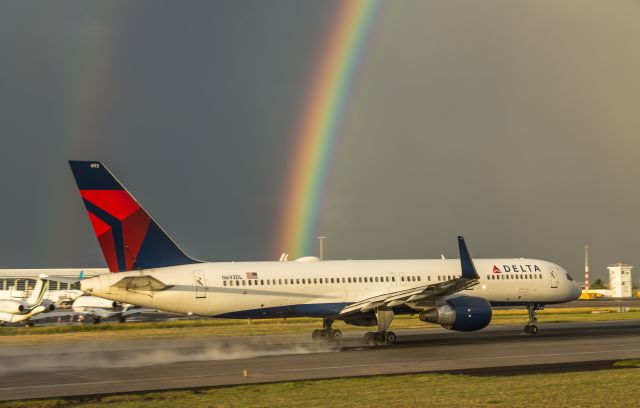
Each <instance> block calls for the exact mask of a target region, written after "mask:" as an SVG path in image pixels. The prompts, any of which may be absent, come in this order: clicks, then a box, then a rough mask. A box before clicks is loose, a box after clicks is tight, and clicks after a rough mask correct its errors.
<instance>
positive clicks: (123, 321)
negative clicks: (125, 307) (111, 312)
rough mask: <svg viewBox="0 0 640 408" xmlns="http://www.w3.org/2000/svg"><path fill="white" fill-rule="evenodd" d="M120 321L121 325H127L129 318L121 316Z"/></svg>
mask: <svg viewBox="0 0 640 408" xmlns="http://www.w3.org/2000/svg"><path fill="white" fill-rule="evenodd" d="M118 320H119V321H120V323H125V322H126V321H127V318H126V317H125V316H120V318H119V319H118Z"/></svg>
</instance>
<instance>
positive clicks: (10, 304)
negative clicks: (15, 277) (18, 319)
mask: <svg viewBox="0 0 640 408" xmlns="http://www.w3.org/2000/svg"><path fill="white" fill-rule="evenodd" d="M24 309H25V304H24V303H23V302H16V301H15V300H0V312H2V313H10V314H20V313H22V312H24Z"/></svg>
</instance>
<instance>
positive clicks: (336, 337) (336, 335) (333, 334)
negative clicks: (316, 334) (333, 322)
mask: <svg viewBox="0 0 640 408" xmlns="http://www.w3.org/2000/svg"><path fill="white" fill-rule="evenodd" d="M329 339H330V340H331V341H334V342H336V343H337V342H339V341H340V340H342V332H341V331H340V330H338V329H335V330H331V331H330V332H329Z"/></svg>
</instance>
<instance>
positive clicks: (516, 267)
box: [70, 161, 580, 344]
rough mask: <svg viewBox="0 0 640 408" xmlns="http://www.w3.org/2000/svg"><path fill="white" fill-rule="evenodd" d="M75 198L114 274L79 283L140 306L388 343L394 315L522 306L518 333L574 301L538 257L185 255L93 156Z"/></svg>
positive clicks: (472, 321)
mask: <svg viewBox="0 0 640 408" xmlns="http://www.w3.org/2000/svg"><path fill="white" fill-rule="evenodd" d="M70 165H71V170H72V172H73V175H74V177H75V180H76V183H77V185H78V188H79V189H80V195H81V196H82V200H83V201H84V204H85V207H86V209H87V211H88V212H89V218H90V220H91V224H92V225H93V229H94V232H95V234H96V237H97V239H98V242H99V244H100V247H101V249H102V252H103V255H104V257H105V259H106V261H107V265H108V266H109V269H110V270H111V272H117V273H111V274H106V275H101V276H97V277H94V278H91V279H86V280H82V281H81V282H80V285H81V286H80V287H81V289H82V290H83V291H84V292H86V293H88V294H92V295H95V296H100V297H103V298H106V299H110V300H114V301H118V302H123V303H130V304H134V305H137V306H142V307H149V308H154V309H160V310H165V311H169V312H176V313H184V314H190V315H200V316H211V317H219V318H253V319H259V318H283V317H316V318H321V319H322V320H323V328H322V329H317V330H314V332H313V338H314V339H318V338H326V339H330V340H335V341H338V340H340V339H341V337H342V333H341V332H340V330H337V329H333V328H332V323H333V322H334V321H335V320H342V321H344V322H345V323H347V324H352V325H357V326H377V329H378V330H377V331H376V332H369V333H367V334H366V335H365V341H366V342H367V343H369V344H393V343H395V341H396V335H395V334H394V333H393V332H392V331H389V327H390V325H391V322H392V320H393V318H394V316H395V315H397V314H417V315H418V317H419V318H420V320H422V321H425V322H429V323H435V324H439V325H441V326H442V327H444V328H447V329H450V330H457V331H474V330H480V329H482V328H484V327H486V326H487V325H488V324H489V322H490V321H491V314H492V309H491V308H492V305H493V306H497V305H511V306H524V307H526V308H527V310H528V312H529V322H528V324H527V325H526V326H525V332H527V333H531V334H535V333H537V331H538V328H537V326H536V325H535V322H536V320H537V319H536V311H537V310H540V309H541V308H542V307H543V306H544V305H546V304H552V303H562V302H568V301H571V300H574V299H577V298H578V296H579V295H580V289H579V287H578V285H577V284H576V283H575V282H574V281H573V279H572V278H571V276H570V275H569V274H568V273H567V272H566V271H565V270H564V269H562V268H561V267H560V266H558V265H556V264H554V263H552V262H547V261H542V260H537V259H523V258H516V259H476V260H472V258H471V256H470V255H469V252H468V250H467V247H466V244H465V242H464V239H463V238H462V237H458V246H459V251H460V260H448V259H426V260H374V261H354V260H347V261H319V260H317V259H315V258H311V259H310V258H303V259H302V260H303V261H291V262H202V261H198V260H195V259H192V258H190V257H188V256H187V255H186V254H185V253H184V252H183V251H182V250H181V249H180V248H178V246H177V245H176V244H175V243H174V242H173V240H172V239H171V238H169V236H168V235H167V234H166V233H165V232H164V231H163V230H162V228H160V226H159V225H158V224H157V223H156V222H155V221H154V220H153V219H152V218H151V217H150V216H149V215H148V214H147V212H146V211H145V210H144V209H143V208H142V207H141V206H140V204H138V202H137V201H136V200H135V199H134V198H133V196H131V194H129V192H128V191H127V190H126V189H125V188H124V187H123V186H122V185H121V184H120V183H119V182H118V180H116V179H115V177H113V175H112V174H111V173H110V172H109V170H108V169H107V168H106V167H105V166H104V165H103V164H102V163H100V162H97V161H71V162H70Z"/></svg>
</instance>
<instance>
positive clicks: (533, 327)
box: [529, 324, 538, 334]
mask: <svg viewBox="0 0 640 408" xmlns="http://www.w3.org/2000/svg"><path fill="white" fill-rule="evenodd" d="M529 333H530V334H538V326H536V325H535V324H532V325H531V326H529Z"/></svg>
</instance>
